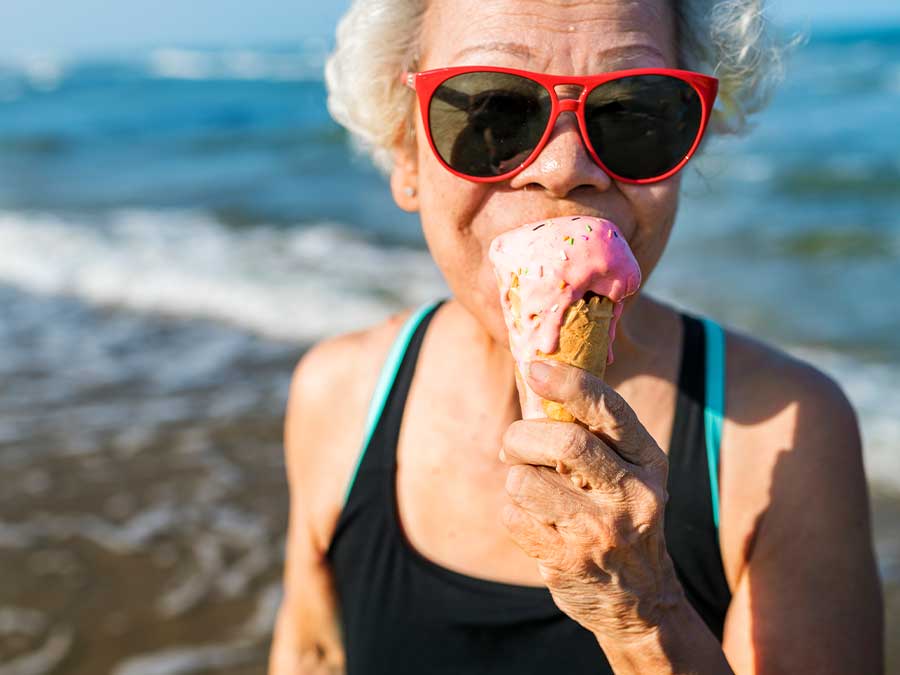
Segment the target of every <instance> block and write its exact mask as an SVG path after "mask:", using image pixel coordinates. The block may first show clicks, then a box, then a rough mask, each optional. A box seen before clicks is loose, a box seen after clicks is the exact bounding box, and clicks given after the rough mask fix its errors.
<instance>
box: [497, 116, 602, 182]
mask: <svg viewBox="0 0 900 675" xmlns="http://www.w3.org/2000/svg"><path fill="white" fill-rule="evenodd" d="M559 103H560V110H559V115H558V116H557V118H556V120H554V125H553V131H552V132H551V135H550V138H549V139H548V140H547V144H546V145H545V146H544V148H543V149H542V150H541V152H540V154H538V156H537V157H535V159H534V161H533V162H532V163H531V164H529V165H528V166H527V167H525V168H524V169H523V170H522V171H521V172H520V173H518V174H516V175H515V176H513V178H512V179H511V180H510V187H512V188H514V189H515V188H524V187H525V186H527V185H539V186H540V187H542V188H543V189H544V190H546V191H547V193H548V194H549V195H552V196H553V197H556V198H558V199H563V198H565V197H567V196H568V195H569V194H570V193H571V192H573V191H574V190H577V189H578V188H585V189H591V190H598V191H603V190H607V189H609V187H610V186H611V185H612V179H611V178H610V177H609V175H607V173H606V172H605V171H604V170H603V169H601V168H600V166H599V165H598V164H597V163H596V162H595V161H594V160H593V159H591V156H590V154H589V153H588V149H587V148H586V147H585V145H584V140H583V139H582V137H581V131H580V130H579V129H578V119H577V118H576V117H575V111H576V110H577V109H578V101H577V100H576V99H572V98H567V99H560V101H559Z"/></svg>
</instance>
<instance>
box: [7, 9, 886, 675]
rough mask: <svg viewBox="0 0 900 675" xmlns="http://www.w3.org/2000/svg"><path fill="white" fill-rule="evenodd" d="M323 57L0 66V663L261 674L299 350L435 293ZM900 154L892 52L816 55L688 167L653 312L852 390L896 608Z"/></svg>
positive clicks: (318, 51) (870, 48)
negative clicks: (348, 128) (237, 668)
mask: <svg viewBox="0 0 900 675" xmlns="http://www.w3.org/2000/svg"><path fill="white" fill-rule="evenodd" d="M324 53H325V52H324V50H323V48H322V46H321V44H320V43H314V44H310V45H306V46H303V45H301V46H278V45H276V46H270V47H265V48H252V49H251V48H248V49H245V50H234V49H231V50H209V49H207V50H198V49H157V50H151V51H147V52H144V53H130V54H127V55H109V56H107V57H104V58H95V59H91V60H85V59H81V60H77V59H75V60H73V59H69V58H65V57H47V56H43V57H38V56H35V57H30V58H29V59H28V60H24V61H20V62H7V63H0V381H2V382H3V385H4V386H2V387H0V471H2V475H3V477H4V480H3V481H0V570H13V571H14V573H13V574H6V575H5V576H4V575H0V578H8V579H10V580H11V581H9V582H8V583H7V584H6V585H5V586H4V585H3V584H2V583H0V609H2V611H3V616H4V617H5V619H6V621H5V624H6V625H7V628H3V627H2V626H0V662H2V663H7V662H8V661H7V659H9V658H12V656H15V657H16V658H19V657H20V656H21V658H27V659H29V661H28V664H29V665H28V668H29V672H35V673H38V672H40V673H49V672H56V670H54V668H55V667H56V665H57V664H58V663H60V662H62V661H63V660H65V662H66V665H65V666H60V667H63V668H65V669H66V672H72V673H74V674H76V675H81V673H91V674H93V673H99V672H122V673H124V672H126V671H127V672H129V673H149V672H170V671H171V670H172V669H173V668H175V667H178V666H179V664H180V665H181V666H183V665H184V664H185V663H188V664H195V666H196V668H198V669H199V668H202V667H205V666H209V667H210V668H216V667H221V666H222V664H223V663H245V662H252V663H253V664H255V666H256V668H257V670H259V672H262V670H263V669H264V667H265V665H264V664H265V660H266V653H265V649H264V647H265V644H266V641H267V639H268V638H269V637H270V636H271V633H272V626H273V624H274V620H275V612H276V610H277V607H278V601H279V597H280V583H279V580H280V578H281V574H282V566H283V543H284V539H283V537H284V532H285V522H284V517H285V514H286V511H287V496H286V488H285V484H284V467H283V464H282V447H281V433H282V422H283V420H282V414H283V410H284V405H285V399H286V397H287V394H288V383H289V378H290V374H291V372H292V368H293V367H294V365H295V364H296V360H297V358H298V356H299V354H301V353H302V350H303V348H304V346H305V345H307V344H309V343H311V342H312V341H315V340H318V339H320V338H322V337H323V336H326V335H332V334H335V333H339V332H342V331H346V330H351V329H354V328H359V327H360V326H365V325H368V324H371V323H374V322H377V321H380V320H382V319H383V318H384V317H385V316H386V315H387V314H389V313H390V312H392V311H394V310H396V309H399V308H402V307H408V306H412V305H415V304H418V303H420V302H424V301H426V300H429V299H433V298H434V297H436V296H438V295H442V294H444V293H446V286H445V284H444V282H443V280H442V279H441V277H440V274H439V273H438V271H437V269H436V268H435V266H434V264H433V262H432V261H431V259H430V257H429V255H428V252H427V250H426V248H425V244H424V241H423V239H422V236H421V233H420V231H419V227H418V222H417V219H416V217H415V216H414V215H410V214H406V213H404V212H402V211H400V210H399V209H398V208H397V207H396V206H395V205H394V204H393V203H392V201H391V198H390V194H389V191H388V186H387V184H386V182H385V180H384V178H383V177H381V176H380V175H379V174H378V173H377V172H376V170H375V169H374V168H373V167H372V166H371V165H370V164H369V163H367V161H366V160H365V159H364V158H360V157H355V156H353V155H352V153H351V152H350V151H349V150H348V144H347V137H346V135H345V133H344V132H343V131H342V130H341V128H340V127H338V126H337V125H336V124H335V123H334V122H333V121H332V120H331V119H330V117H329V116H328V113H327V110H326V107H325V89H324V85H323V82H322V75H321V73H322V62H323V58H324ZM897 129H900V26H897V27H893V28H878V29H877V30H876V29H873V30H868V31H865V30H859V29H858V30H854V31H852V32H850V31H844V32H839V31H832V32H831V33H828V34H825V33H822V34H818V33H814V34H813V35H812V39H811V41H810V43H809V44H808V45H806V46H805V47H803V48H801V49H799V50H798V51H797V52H796V54H795V55H794V57H793V58H792V59H791V60H790V62H789V64H788V79H787V81H786V82H785V84H784V86H783V87H782V88H781V89H780V91H779V92H778V93H777V95H776V97H775V99H774V100H773V102H772V105H771V107H770V108H769V109H768V110H767V111H766V112H765V113H764V114H762V115H760V116H759V117H758V118H757V119H756V128H755V129H754V130H753V132H752V133H751V134H750V135H749V136H747V137H744V138H723V139H715V140H713V141H712V142H711V143H709V144H708V146H707V148H706V151H705V154H704V155H703V156H702V157H698V158H696V159H695V160H694V161H693V162H692V163H691V165H690V166H689V167H688V169H687V171H686V175H685V182H684V189H683V199H682V202H681V207H680V211H679V215H678V219H677V222H676V226H675V229H674V232H673V236H672V239H671V241H670V244H669V247H668V250H667V251H666V253H665V255H664V257H663V259H662V261H661V264H660V265H659V267H658V268H657V269H656V270H655V271H654V273H653V275H652V277H651V278H650V280H649V282H648V284H647V289H648V291H649V292H652V293H654V294H656V295H658V296H661V297H663V298H664V299H666V300H668V301H670V302H672V303H675V304H676V305H679V306H682V307H685V308H688V309H690V310H693V311H697V312H701V313H706V314H709V315H711V316H712V317H714V318H716V319H717V320H719V321H720V322H722V323H724V324H726V325H727V326H729V327H730V328H732V329H735V330H740V331H743V332H746V333H749V334H751V335H753V336H756V337H758V338H760V339H762V340H765V341H767V342H770V343H773V344H775V345H777V346H779V347H781V348H783V349H785V350H787V351H789V352H790V353H792V354H794V355H796V356H798V357H799V358H803V359H806V360H808V361H810V362H811V363H813V364H814V365H816V366H817V367H819V368H821V369H823V370H824V371H826V372H827V373H829V374H830V375H832V376H833V377H834V378H835V379H836V380H837V381H838V382H839V383H840V384H841V385H842V386H843V387H844V389H845V391H846V392H847V394H848V396H849V397H850V399H851V401H852V402H853V404H854V406H855V407H856V409H857V410H858V412H859V416H860V421H861V425H862V432H863V437H864V447H865V468H866V472H867V475H868V477H869V479H870V483H871V485H872V486H873V487H877V488H878V493H879V495H880V496H881V497H883V498H884V501H881V502H879V504H881V506H880V507H879V508H881V509H883V511H882V512H881V513H879V512H878V511H877V510H876V513H875V519H874V521H873V522H874V534H875V544H876V548H877V554H878V560H879V569H880V571H881V576H882V579H884V580H885V585H886V587H887V588H896V584H897V583H898V579H900V547H898V544H897V542H898V536H897V533H898V531H900V525H898V522H900V517H898V516H897V515H896V514H900V506H898V505H900V497H898V495H900V454H898V453H897V451H896V448H897V439H898V438H900V416H898V414H897V411H900V388H898V387H897V382H898V381H900V339H898V337H897V336H898V335H900V309H898V306H900V303H898V299H897V298H898V295H900V293H898V292H900V216H898V213H900V134H898V133H897ZM698 251H701V252H702V257H700V258H698V255H697V252H698ZM891 495H893V496H891ZM887 504H889V505H892V506H890V507H888V506H885V505H887ZM134 579H141V580H142V583H141V584H138V585H135V584H134V583H133V580H134ZM85 589H87V591H88V592H87V594H86V590H85ZM892 597H895V596H892ZM48 598H52V600H48ZM85 598H89V602H88V601H86V600H85ZM889 602H894V601H893V600H890V601H889ZM891 607H892V606H891V605H890V604H889V610H890V611H893V614H889V616H897V612H896V607H894V608H893V609H891ZM56 608H59V609H58V611H57V609H56ZM223 616H226V617H229V620H228V624H229V626H228V630H227V631H225V632H223V631H222V621H221V617H223ZM2 623H3V621H0V624H2ZM42 625H43V627H42ZM9 626H12V627H13V629H12V633H13V634H14V635H11V637H10V638H9V639H6V638H5V636H4V635H3V634H2V633H3V631H4V630H6V631H7V632H10V628H9ZM18 626H25V627H26V628H28V627H29V626H30V627H31V629H30V630H31V631H32V633H29V634H25V633H27V631H25V632H22V631H21V630H19V631H17V630H16V627H18ZM891 628H892V625H891V624H889V625H888V629H889V630H888V633H889V634H891V632H890V629H891ZM894 633H896V631H894ZM248 644H250V645H254V647H253V650H255V651H253V650H251V651H249V652H248V648H247V645H248ZM23 654H24V656H22V655H23ZM11 655H12V656H11ZM19 663H20V664H21V661H20V662H19ZM114 666H115V667H114ZM11 667H12V668H13V669H14V670H15V665H14V664H13V665H12V666H11ZM23 667H24V666H23ZM116 668H119V670H116ZM248 668H249V666H248ZM0 670H3V669H2V667H0ZM241 672H244V671H243V670H242V671H241ZM247 672H251V671H250V670H247ZM253 672H256V670H253Z"/></svg>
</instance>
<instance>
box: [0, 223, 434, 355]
mask: <svg viewBox="0 0 900 675" xmlns="http://www.w3.org/2000/svg"><path fill="white" fill-rule="evenodd" d="M0 281H3V282H6V283H9V284H12V285H15V286H19V287H22V288H25V289H27V290H29V291H32V292H37V293H45V294H63V295H69V296H75V297H78V298H80V299H81V300H83V301H85V302H87V303H89V304H92V305H103V306H118V307H125V308H128V309H132V310H138V311H146V312H153V313H159V314H165V315H176V316H184V317H203V318H212V319H220V320H224V321H227V322H229V323H233V324H237V325H240V326H243V327H246V328H249V329H251V330H253V331H256V332H258V333H260V334H263V335H266V336H269V337H273V338H276V339H283V340H297V341H311V340H317V339H320V338H321V337H323V336H324V335H329V334H333V333H337V332H345V331H349V330H355V329H358V328H361V327H363V326H365V325H369V324H372V323H375V322H377V321H379V320H382V319H383V318H384V317H385V316H386V315H388V314H389V313H390V312H392V311H396V310H399V309H401V308H403V307H408V306H413V305H416V304H418V303H421V302H424V301H426V300H428V299H430V298H434V297H437V296H439V295H441V294H444V293H446V285H445V284H444V282H443V279H442V278H441V276H440V273H439V272H438V270H437V268H436V267H435V266H434V263H433V262H432V260H431V258H430V256H429V254H428V253H427V252H426V251H423V250H418V249H413V248H405V247H383V246H379V245H376V244H375V243H373V242H371V241H368V240H367V239H365V238H364V237H363V236H362V235H360V234H358V233H354V232H351V230H349V229H347V228H345V227H342V226H340V225H338V224H334V223H326V222H322V223H318V224H314V225H310V226H305V227H296V228H284V227H274V226H255V227H248V228H240V229H234V228H228V227H226V226H224V225H223V224H221V223H220V222H218V221H216V220H214V219H213V218H212V217H211V216H209V215H208V214H205V213H203V212H196V211H146V210H120V211H116V212H114V213H112V214H111V215H108V216H105V217H103V218H102V219H100V218H99V217H98V219H97V221H96V222H86V221H83V220H82V221H74V220H72V219H62V218H60V217H57V216H52V215H40V214H33V215H23V214H19V213H8V212H7V213H2V212H0ZM337 307H340V308H341V309H340V311H337V310H336V309H335V308H337Z"/></svg>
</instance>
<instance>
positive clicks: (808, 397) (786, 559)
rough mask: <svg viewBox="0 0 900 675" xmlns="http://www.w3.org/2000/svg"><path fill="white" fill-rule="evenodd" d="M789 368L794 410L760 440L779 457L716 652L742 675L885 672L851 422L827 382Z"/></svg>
mask: <svg viewBox="0 0 900 675" xmlns="http://www.w3.org/2000/svg"><path fill="white" fill-rule="evenodd" d="M791 370H793V371H794V375H795V376H794V377H792V378H791V379H790V381H789V384H788V386H789V387H790V392H788V393H789V394H790V397H791V399H792V400H793V402H794V403H793V404H792V405H791V406H790V407H789V408H790V414H789V415H787V416H786V417H787V420H786V422H785V423H784V424H783V425H782V426H781V428H780V429H776V428H773V429H772V430H771V431H770V432H769V433H770V436H769V438H768V439H767V440H763V441H762V442H764V443H767V444H768V446H769V447H777V448H778V449H779V452H778V456H777V460H776V462H775V465H774V469H773V471H772V476H771V484H770V486H769V502H768V508H767V509H766V511H765V512H764V514H763V516H762V519H761V521H760V524H759V526H758V528H757V530H756V535H755V539H754V541H753V543H752V549H751V552H750V555H749V558H748V562H747V564H746V567H745V568H744V571H743V573H742V575H741V577H740V579H739V581H738V584H737V587H736V589H735V592H734V596H733V598H732V604H731V607H730V608H729V612H728V616H727V620H726V624H725V634H724V638H723V650H724V651H725V654H726V656H727V657H728V660H729V663H730V664H731V666H732V667H733V668H734V671H735V672H736V673H740V674H742V675H743V674H744V673H746V674H749V673H761V674H765V675H776V674H781V673H785V674H787V673H790V674H791V675H806V674H810V675H812V674H813V673H815V674H816V675H826V674H828V673H835V674H837V673H841V674H850V673H854V674H855V673H859V674H861V675H862V674H866V675H869V674H871V675H876V674H878V673H883V672H884V660H883V659H884V655H883V652H884V642H883V640H884V638H883V631H884V624H883V620H884V618H883V611H884V610H883V604H882V603H883V600H882V596H881V587H880V582H879V579H878V571H877V567H876V564H875V558H874V554H873V550H872V540H871V526H870V522H869V503H868V493H867V487H866V481H865V475H864V472H863V463H862V451H861V442H860V434H859V428H858V424H857V420H856V417H855V414H854V412H853V409H852V408H851V406H850V404H849V402H848V401H847V399H846V398H845V396H844V394H843V392H842V391H841V389H840V388H839V387H838V385H837V384H835V383H834V382H833V381H832V380H830V379H829V378H827V377H826V376H824V375H822V374H821V373H818V372H817V371H815V370H814V369H812V368H810V367H809V366H801V367H796V366H795V367H792V368H791ZM779 379H780V378H779ZM784 381H786V380H784ZM784 381H782V382H784Z"/></svg>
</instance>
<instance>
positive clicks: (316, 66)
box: [146, 47, 325, 82]
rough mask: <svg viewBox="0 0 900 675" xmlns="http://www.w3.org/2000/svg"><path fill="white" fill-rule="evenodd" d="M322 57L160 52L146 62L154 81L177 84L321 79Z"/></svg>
mask: <svg viewBox="0 0 900 675" xmlns="http://www.w3.org/2000/svg"><path fill="white" fill-rule="evenodd" d="M324 63H325V61H324V54H323V53H322V52H320V51H319V50H312V51H306V50H303V51H296V52H275V51H259V50H252V49H236V50H221V51H212V50H199V49H184V48H174V47H169V48H163V49H155V50H153V51H152V52H151V53H150V54H149V55H148V56H147V59H146V67H147V72H148V73H149V74H150V75H151V76H154V77H160V78H167V79H179V80H270V81H276V82H278V81H281V82H284V81H288V82H291V81H302V80H309V79H321V72H322V68H323V66H324Z"/></svg>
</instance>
